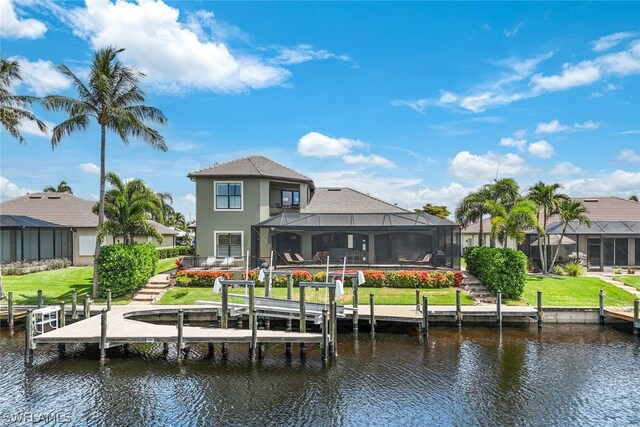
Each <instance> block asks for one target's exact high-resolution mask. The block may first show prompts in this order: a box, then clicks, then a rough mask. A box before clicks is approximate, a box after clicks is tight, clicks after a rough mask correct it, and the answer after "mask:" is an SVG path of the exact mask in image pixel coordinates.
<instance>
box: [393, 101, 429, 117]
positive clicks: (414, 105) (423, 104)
mask: <svg viewBox="0 0 640 427" xmlns="http://www.w3.org/2000/svg"><path fill="white" fill-rule="evenodd" d="M391 105H393V106H394V107H409V108H411V109H412V110H414V111H417V112H418V113H422V114H424V110H425V109H426V108H427V106H428V105H429V101H428V100H426V99H416V100H415V101H403V100H401V99H394V100H393V101H391Z"/></svg>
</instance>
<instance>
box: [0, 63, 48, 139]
mask: <svg viewBox="0 0 640 427" xmlns="http://www.w3.org/2000/svg"><path fill="white" fill-rule="evenodd" d="M21 80H22V77H21V76H20V64H19V63H18V61H7V60H6V59H0V124H2V127H3V128H4V129H5V130H6V131H7V133H8V134H9V135H11V136H12V137H14V138H16V139H17V140H18V141H19V142H20V143H24V137H23V136H22V134H21V133H20V123H22V121H24V120H30V121H32V122H35V123H36V125H37V126H38V129H40V131H41V132H46V130H47V126H45V124H44V123H43V122H42V121H41V120H39V119H38V118H37V117H36V116H35V114H33V113H32V112H31V111H29V110H25V108H26V107H28V106H30V105H31V104H33V102H35V101H37V100H38V99H37V98H35V97H33V96H25V95H14V94H13V93H12V92H11V87H12V86H13V85H14V84H15V83H16V82H18V81H21Z"/></svg>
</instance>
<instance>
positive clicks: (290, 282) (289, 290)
mask: <svg viewBox="0 0 640 427" xmlns="http://www.w3.org/2000/svg"><path fill="white" fill-rule="evenodd" d="M287 299H288V300H289V301H291V300H292V299H293V274H292V275H290V276H289V280H288V281H287ZM291 323H292V321H291V317H289V318H288V319H287V332H291V331H292V329H293V326H292V324H291ZM287 345H288V346H289V347H288V349H289V353H291V343H288V344H287Z"/></svg>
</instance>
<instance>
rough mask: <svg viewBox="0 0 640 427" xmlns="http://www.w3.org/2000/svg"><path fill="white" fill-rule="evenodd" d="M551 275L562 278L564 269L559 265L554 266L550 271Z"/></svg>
mask: <svg viewBox="0 0 640 427" xmlns="http://www.w3.org/2000/svg"><path fill="white" fill-rule="evenodd" d="M551 274H555V275H557V276H562V275H563V274H564V267H563V266H561V265H557V264H556V265H554V266H553V268H552V269H551Z"/></svg>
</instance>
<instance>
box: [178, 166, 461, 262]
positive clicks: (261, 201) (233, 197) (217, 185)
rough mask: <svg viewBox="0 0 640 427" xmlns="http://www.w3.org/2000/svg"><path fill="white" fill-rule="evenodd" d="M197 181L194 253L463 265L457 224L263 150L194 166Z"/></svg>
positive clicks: (264, 258) (192, 177)
mask: <svg viewBox="0 0 640 427" xmlns="http://www.w3.org/2000/svg"><path fill="white" fill-rule="evenodd" d="M188 177H189V178H191V179H192V180H193V181H195V183H196V217H197V218H198V227H197V229H196V253H197V254H198V255H199V256H216V257H228V256H233V257H243V256H245V255H246V251H249V253H250V257H251V258H252V263H254V264H253V265H255V263H256V262H257V260H258V259H263V260H268V259H269V256H270V253H271V250H274V251H275V253H276V255H277V259H276V262H277V263H280V264H282V263H284V262H285V259H286V258H285V254H289V255H294V254H300V255H301V256H302V258H304V259H305V260H307V261H310V260H312V259H314V258H315V259H316V260H324V259H326V256H329V257H330V259H331V260H334V261H335V263H340V262H342V260H343V257H346V258H347V262H348V263H349V264H398V263H401V262H407V263H409V262H411V261H422V260H424V259H425V256H426V255H427V254H432V257H427V259H428V260H429V259H431V263H432V264H438V265H441V266H448V267H451V268H458V266H459V253H460V249H459V246H460V234H459V230H460V228H459V226H457V225H456V224H455V223H453V222H451V221H448V220H446V219H440V218H437V217H434V216H432V215H429V214H426V213H414V212H409V211H407V210H405V209H402V208H399V207H397V206H395V205H392V204H389V203H386V202H384V201H381V200H379V199H376V198H374V197H371V196H368V195H366V194H363V193H360V192H358V191H355V190H352V189H349V188H316V187H315V184H314V183H313V181H312V180H311V179H310V178H308V177H306V176H304V175H302V174H300V173H298V172H295V171H293V170H291V169H289V168H287V167H285V166H282V165H280V164H278V163H276V162H274V161H272V160H270V159H267V158H265V157H262V156H251V157H246V158H242V159H238V160H234V161H231V162H227V163H223V164H219V165H214V166H212V167H209V168H206V169H202V170H199V171H195V172H192V173H190V174H189V175H188Z"/></svg>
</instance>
